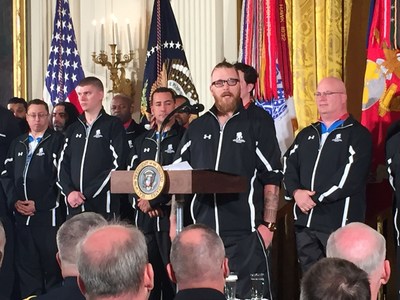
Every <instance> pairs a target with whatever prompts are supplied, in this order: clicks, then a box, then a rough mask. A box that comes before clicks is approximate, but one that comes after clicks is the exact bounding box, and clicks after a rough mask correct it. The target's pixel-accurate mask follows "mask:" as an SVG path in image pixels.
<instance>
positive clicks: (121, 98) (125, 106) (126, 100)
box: [110, 94, 133, 123]
mask: <svg viewBox="0 0 400 300" xmlns="http://www.w3.org/2000/svg"><path fill="white" fill-rule="evenodd" d="M110 112H111V115H112V116H115V117H117V118H119V119H120V120H121V121H122V123H126V122H128V121H130V120H132V114H133V101H132V98H130V97H128V96H126V95H123V94H118V95H115V96H114V97H113V98H112V100H111V105H110Z"/></svg>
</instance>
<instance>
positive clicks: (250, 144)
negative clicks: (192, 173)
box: [176, 62, 282, 299]
mask: <svg viewBox="0 0 400 300" xmlns="http://www.w3.org/2000/svg"><path fill="white" fill-rule="evenodd" d="M211 80H212V83H211V86H210V90H211V93H212V95H213V97H214V100H215V105H214V106H213V107H212V108H211V109H210V110H209V111H208V112H207V113H205V114H204V115H203V116H201V117H200V118H198V119H196V120H194V121H193V122H192V123H191V124H190V126H189V128H188V130H187V131H186V133H185V135H184V137H183V138H182V141H181V144H180V146H179V149H178V156H177V160H176V161H177V162H179V161H187V162H188V163H189V164H190V165H191V166H192V168H193V169H210V170H216V171H222V172H227V173H232V174H236V175H240V176H243V177H245V178H246V179H247V184H248V186H247V190H246V191H244V192H242V193H235V194H195V195H194V196H193V197H192V199H191V201H187V202H186V203H185V204H186V207H187V208H188V209H189V210H190V212H188V213H187V214H186V216H185V217H189V216H190V219H191V221H192V222H193V223H203V224H205V225H207V226H209V227H211V228H213V229H214V230H215V231H216V232H217V233H218V234H219V236H220V237H221V238H222V240H223V242H224V246H225V251H226V256H227V257H228V259H229V269H230V270H231V271H232V272H235V273H237V274H238V281H237V290H236V295H237V297H239V298H250V289H251V282H250V274H251V273H264V275H265V280H264V282H265V293H264V297H266V298H268V299H274V298H273V294H272V289H271V286H270V276H271V273H270V264H269V259H268V250H267V248H268V247H269V246H270V244H271V241H272V237H273V231H274V229H275V221H276V213H277V208H278V198H279V184H280V181H281V177H282V175H281V164H280V150H279V146H278V143H277V140H276V135H275V128H274V127H273V125H272V126H270V123H268V122H267V118H265V115H264V114H265V112H264V111H262V110H254V111H252V112H251V113H249V112H248V111H247V110H245V109H244V108H243V105H242V102H241V99H240V85H239V75H238V73H237V71H236V69H235V68H234V66H233V65H232V64H230V63H227V62H222V63H219V64H218V65H217V66H216V67H215V68H214V70H213V72H212V74H211ZM257 112H260V115H258V114H257Z"/></svg>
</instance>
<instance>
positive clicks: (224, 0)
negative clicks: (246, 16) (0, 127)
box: [27, 0, 240, 109]
mask: <svg viewBox="0 0 400 300" xmlns="http://www.w3.org/2000/svg"><path fill="white" fill-rule="evenodd" d="M27 2H28V5H30V6H29V7H28V15H29V16H30V19H29V20H28V22H27V27H28V35H30V37H31V39H30V41H29V44H28V95H29V96H28V98H29V99H33V98H42V91H43V80H44V74H45V72H46V68H47V60H48V54H49V49H50V42H51V34H52V30H53V19H54V10H55V3H56V1H55V0H30V1H27ZM171 5H172V8H173V10H174V14H175V18H176V19H177V23H178V27H179V31H180V34H181V38H182V42H183V45H184V48H185V53H186V56H187V59H188V63H189V67H190V70H191V73H192V77H193V80H194V84H195V85H196V89H197V93H198V94H199V99H200V102H201V103H203V104H204V105H205V106H206V108H209V107H211V105H212V104H213V99H212V98H211V96H210V93H209V83H210V73H211V70H212V68H213V66H214V65H215V64H216V63H218V62H220V61H221V60H222V59H223V58H226V59H227V60H228V61H235V60H236V59H237V55H238V32H237V28H238V26H237V24H238V22H239V21H240V20H238V19H237V15H238V13H237V0H171ZM70 9H71V16H72V20H73V24H74V29H75V35H76V38H77V43H78V50H79V52H80V55H81V60H82V65H83V69H84V72H85V75H86V76H88V75H95V76H98V77H99V78H100V79H101V80H102V81H103V83H104V84H105V87H106V89H107V90H109V89H110V87H111V81H110V80H109V78H108V77H109V73H108V72H107V70H106V68H105V67H102V66H100V65H96V64H94V62H93V61H92V57H91V55H92V52H93V50H94V49H93V48H94V31H95V27H94V26H93V24H92V21H93V20H96V22H97V28H96V29H97V43H96V48H97V51H98V50H99V44H100V21H101V19H102V18H105V21H106V24H110V23H111V14H114V15H115V17H116V18H117V19H118V24H119V31H120V34H121V40H120V43H121V44H122V52H123V53H128V41H127V33H126V31H127V25H126V19H129V20H130V26H131V34H132V39H133V44H134V48H136V49H137V53H138V58H137V60H136V61H135V62H133V63H132V62H131V63H130V64H129V66H128V67H127V69H128V72H127V73H128V74H131V75H132V77H133V78H134V80H135V82H136V86H135V87H136V95H135V102H136V106H138V105H139V96H140V93H141V89H142V77H143V72H144V64H145V57H146V50H147V38H148V30H149V26H150V20H151V14H152V9H153V1H152V0H111V1H110V0H85V1H80V0H70ZM106 29H107V31H106V36H108V37H110V31H111V29H110V28H107V26H106ZM108 41H111V38H109V39H108ZM107 50H108V51H109V49H107ZM128 76H129V75H128ZM110 96H111V95H110V94H109V96H108V97H107V99H108V100H109V98H110ZM104 105H105V107H106V108H107V109H108V106H109V104H108V101H106V102H105V104H104Z"/></svg>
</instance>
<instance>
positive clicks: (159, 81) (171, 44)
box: [141, 0, 198, 120]
mask: <svg viewBox="0 0 400 300" xmlns="http://www.w3.org/2000/svg"><path fill="white" fill-rule="evenodd" d="M158 87H169V88H171V89H173V90H174V91H175V92H176V94H178V95H184V96H185V97H187V98H188V99H189V100H190V102H191V104H194V103H197V102H198V95H197V92H196V88H195V86H194V84H193V79H192V76H191V73H190V70H189V65H188V63H187V60H186V55H185V51H184V48H183V44H182V40H181V36H180V34H179V30H178V25H177V24H176V20H175V16H174V12H173V10H172V7H171V4H170V1H169V0H155V1H154V6H153V15H152V19H151V25H150V33H149V41H148V46H147V58H146V66H145V70H144V77H143V90H142V98H141V113H142V116H147V120H148V119H149V118H148V113H149V108H150V103H149V100H150V96H151V94H152V92H153V91H154V90H155V89H156V88H158Z"/></svg>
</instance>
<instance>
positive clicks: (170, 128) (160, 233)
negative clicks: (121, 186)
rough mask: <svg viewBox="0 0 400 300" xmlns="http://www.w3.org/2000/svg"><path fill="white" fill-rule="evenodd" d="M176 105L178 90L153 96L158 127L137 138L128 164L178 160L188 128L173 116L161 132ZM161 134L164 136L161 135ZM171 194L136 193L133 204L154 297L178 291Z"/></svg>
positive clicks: (133, 166) (160, 91) (161, 90)
mask: <svg viewBox="0 0 400 300" xmlns="http://www.w3.org/2000/svg"><path fill="white" fill-rule="evenodd" d="M174 108H175V93H174V91H173V90H171V89H169V88H166V87H160V88H157V89H156V90H155V91H154V92H153V93H152V94H151V98H150V109H151V114H152V116H153V118H154V120H155V124H156V129H151V130H149V131H147V132H145V133H144V134H142V135H141V136H139V137H138V138H137V139H136V140H135V146H134V147H133V148H132V149H131V151H130V153H129V159H128V168H129V169H132V170H134V169H136V167H137V166H138V165H139V163H141V162H142V161H145V160H149V159H150V160H155V159H158V161H159V163H160V164H161V165H168V164H171V163H172V162H173V161H174V156H175V154H176V150H177V148H178V145H179V142H180V140H181V138H182V136H183V133H184V131H185V129H184V128H183V127H182V126H180V125H179V124H178V122H176V121H175V117H174V116H172V118H171V119H170V120H169V121H168V122H167V123H166V125H165V126H164V129H163V132H160V130H161V125H162V124H163V122H164V121H165V118H166V117H167V116H168V115H169V114H170V113H171V112H172V111H173V110H174ZM159 135H161V137H160V136H159ZM159 138H160V141H161V143H160V149H159V152H158V153H159V155H160V157H158V158H156V156H157V140H158V139H159ZM170 200H171V197H170V195H164V194H161V195H160V196H158V197H157V198H156V199H153V200H151V201H147V200H144V199H140V198H139V199H138V197H137V196H136V195H134V196H133V205H134V207H135V208H136V216H135V218H134V219H135V224H136V226H137V227H138V228H140V229H141V230H142V231H143V232H144V234H145V235H146V240H147V246H148V251H149V261H150V263H151V264H152V265H153V268H154V274H155V286H154V289H153V291H152V292H151V295H150V299H154V300H155V299H160V297H161V292H162V299H163V300H168V299H173V297H174V295H175V291H174V287H173V284H172V282H171V281H170V280H169V278H168V274H167V271H166V266H167V264H168V263H169V251H170V248H171V240H170V237H169V229H170V224H169V216H170V212H171V205H170Z"/></svg>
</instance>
